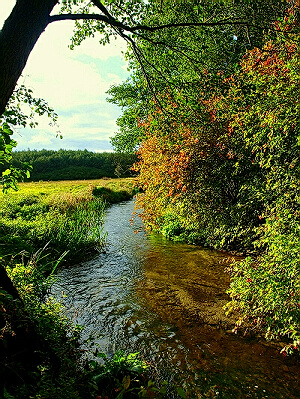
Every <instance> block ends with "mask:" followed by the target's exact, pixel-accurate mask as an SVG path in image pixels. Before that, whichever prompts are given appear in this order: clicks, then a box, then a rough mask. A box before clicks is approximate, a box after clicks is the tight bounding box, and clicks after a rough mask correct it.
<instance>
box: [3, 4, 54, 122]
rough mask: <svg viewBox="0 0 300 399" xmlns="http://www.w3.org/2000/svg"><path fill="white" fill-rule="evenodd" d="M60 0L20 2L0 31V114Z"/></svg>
mask: <svg viewBox="0 0 300 399" xmlns="http://www.w3.org/2000/svg"><path fill="white" fill-rule="evenodd" d="M57 3H58V0H42V1H41V0H17V2H16V5H15V7H14V8H13V10H12V12H11V14H10V16H9V17H8V18H7V20H6V21H5V23H4V25H3V29H2V30H1V31H0V115H2V114H3V112H4V110H5V107H6V105H7V103H8V101H9V98H10V96H11V95H12V93H13V90H14V88H15V86H16V84H17V81H18V79H19V77H20V75H21V74H22V71H23V69H24V67H25V65H26V62H27V60H28V57H29V54H30V52H31V50H32V49H33V47H34V46H35V44H36V42H37V40H38V39H39V37H40V35H41V34H42V33H43V31H44V30H45V28H46V27H47V25H48V23H49V16H50V13H51V11H52V9H53V8H54V6H55V5H56V4H57Z"/></svg>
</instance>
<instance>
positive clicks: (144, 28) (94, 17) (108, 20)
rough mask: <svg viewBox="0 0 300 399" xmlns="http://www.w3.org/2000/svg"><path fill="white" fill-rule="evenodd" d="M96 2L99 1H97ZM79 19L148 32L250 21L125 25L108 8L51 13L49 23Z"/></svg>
mask: <svg viewBox="0 0 300 399" xmlns="http://www.w3.org/2000/svg"><path fill="white" fill-rule="evenodd" d="M95 3H97V2H96V1H95ZM79 19H87V20H95V21H103V22H106V23H107V24H109V25H111V26H115V27H117V28H120V29H123V30H125V31H127V32H131V33H134V32H136V31H139V30H141V31H148V32H155V31H158V30H162V29H168V28H188V27H192V26H195V27H197V26H204V27H213V26H224V25H239V26H241V25H244V26H249V24H248V22H246V21H228V20H224V21H218V22H180V23H170V24H164V25H158V26H147V25H136V26H128V25H124V24H122V23H121V22H119V21H117V20H116V19H115V18H113V17H112V16H111V15H110V14H109V13H108V11H107V10H106V12H105V15H102V14H84V13H83V14H60V15H51V16H50V17H49V23H51V22H55V21H65V20H72V21H76V20H79Z"/></svg>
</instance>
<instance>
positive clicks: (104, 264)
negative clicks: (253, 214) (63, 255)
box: [53, 201, 300, 399]
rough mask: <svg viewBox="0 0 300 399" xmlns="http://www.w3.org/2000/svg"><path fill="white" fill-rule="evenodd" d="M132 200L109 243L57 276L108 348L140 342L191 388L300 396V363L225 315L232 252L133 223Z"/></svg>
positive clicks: (215, 394) (194, 392)
mask: <svg viewBox="0 0 300 399" xmlns="http://www.w3.org/2000/svg"><path fill="white" fill-rule="evenodd" d="M132 211H133V202H132V201H129V202H124V203H121V204H118V205H113V206H112V207H111V208H109V209H108V211H107V215H106V221H105V225H104V229H105V231H107V233H108V238H107V245H106V248H105V252H104V253H101V254H100V255H99V256H97V257H96V258H95V259H93V260H91V261H88V262H85V263H82V264H78V265H74V266H72V267H68V268H65V269H63V270H60V271H59V272H58V275H57V278H58V279H57V282H56V284H55V285H54V288H53V290H54V293H55V295H56V296H57V297H58V298H59V299H61V293H63V294H66V297H64V298H62V301H63V302H64V303H65V305H66V307H67V309H68V312H69V314H70V316H71V317H72V318H73V319H74V320H75V321H76V322H77V323H79V324H82V325H84V326H85V329H84V332H83V338H87V337H88V336H89V335H92V336H93V337H94V339H95V341H96V342H97V343H98V344H99V346H100V351H102V352H105V353H107V354H108V355H112V354H113V353H114V352H115V351H116V350H118V349H123V350H125V351H126V352H136V351H139V352H140V353H141V355H142V356H144V357H145V359H147V360H148V361H149V362H150V363H151V364H152V370H154V371H153V372H154V373H155V377H156V378H160V379H167V380H169V381H170V380H171V381H173V382H174V383H175V384H178V385H181V386H183V387H184V388H185V389H187V390H188V391H189V393H190V394H191V397H210V398H282V399H283V398H284V399H296V398H300V386H299V379H300V377H299V376H300V364H299V361H298V360H297V359H296V358H285V357H284V356H283V355H281V354H280V353H279V351H278V347H277V346H276V344H272V345H271V344H269V343H267V342H265V341H264V340H258V339H254V338H248V337H242V336H239V335H236V334H234V333H232V328H233V323H234V319H233V318H229V317H226V316H225V313H224V310H223V306H224V305H225V304H226V302H227V301H228V297H227V295H226V288H227V287H228V285H229V277H228V275H227V274H226V273H225V272H224V268H225V267H226V259H227V255H225V254H222V253H219V252H216V251H209V250H203V249H202V248H200V247H196V246H191V245H187V244H182V243H174V242H170V241H168V240H165V239H163V238H162V237H159V236H153V235H151V236H148V235H145V233H144V232H143V231H140V232H138V233H134V230H135V229H137V226H132V225H131V224H130V221H129V220H130V218H131V216H132Z"/></svg>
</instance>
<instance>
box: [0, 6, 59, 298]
mask: <svg viewBox="0 0 300 399" xmlns="http://www.w3.org/2000/svg"><path fill="white" fill-rule="evenodd" d="M57 3H58V0H17V2H16V5H15V7H14V8H13V10H12V12H11V14H10V16H9V17H8V18H7V20H6V21H5V23H4V25H3V28H2V30H1V31H0V115H2V114H3V112H4V110H5V107H6V105H7V103H8V101H9V98H10V96H11V95H12V93H13V91H14V89H15V87H16V84H17V81H18V79H19V77H20V76H21V74H22V71H23V69H24V67H25V65H26V62H27V60H28V57H29V54H30V53H31V50H32V49H33V47H34V46H35V44H36V42H37V41H38V39H39V37H40V35H41V34H42V33H43V31H44V30H45V28H46V27H47V25H48V23H49V16H50V13H51V11H52V10H53V8H54V6H55V5H56V4H57ZM0 288H2V289H4V290H5V291H7V292H8V293H9V294H10V295H12V296H13V298H18V293H17V291H16V290H15V288H14V286H13V284H12V282H11V280H10V279H9V277H8V276H7V274H6V271H5V269H4V268H3V267H1V266H0Z"/></svg>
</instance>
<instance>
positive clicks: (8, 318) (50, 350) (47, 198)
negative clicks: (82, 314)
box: [0, 179, 143, 399]
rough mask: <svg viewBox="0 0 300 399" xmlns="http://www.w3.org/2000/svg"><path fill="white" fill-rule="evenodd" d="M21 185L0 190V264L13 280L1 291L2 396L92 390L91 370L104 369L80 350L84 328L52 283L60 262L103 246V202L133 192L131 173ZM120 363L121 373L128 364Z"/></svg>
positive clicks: (71, 394) (76, 393)
mask: <svg viewBox="0 0 300 399" xmlns="http://www.w3.org/2000/svg"><path fill="white" fill-rule="evenodd" d="M19 188H20V189H19V191H17V192H13V191H12V192H10V193H9V195H7V194H3V193H1V194H0V214H1V222H0V251H1V253H0V264H1V267H4V268H5V270H6V272H7V275H8V277H9V278H10V279H11V281H12V283H13V284H14V286H12V287H10V292H9V293H8V292H7V291H4V290H2V289H1V291H0V295H1V304H0V325H1V336H0V338H1V341H0V353H1V360H0V372H1V383H0V395H2V396H1V397H4V398H7V399H8V398H9V399H12V398H14V399H17V398H29V397H34V398H40V397H43V398H51V399H55V398H57V399H62V398H86V397H94V396H95V395H96V393H97V392H98V387H97V384H96V383H95V381H94V380H93V376H94V375H96V374H97V373H98V374H99V373H100V372H101V371H103V370H102V369H101V368H100V366H98V367H97V368H95V366H94V365H92V364H90V363H89V362H88V361H87V360H86V359H84V357H83V356H82V353H81V351H80V350H79V349H78V342H79V337H80V331H81V329H82V327H81V326H77V325H74V324H73V322H72V321H71V320H69V318H68V317H67V316H66V314H65V312H64V309H63V307H62V305H60V304H59V303H58V302H57V301H56V300H55V299H54V298H52V297H51V295H50V289H51V285H52V284H53V282H54V273H55V270H56V268H57V267H60V266H61V264H62V263H66V262H68V263H70V262H73V263H74V262H79V261H81V260H83V259H87V258H88V257H89V256H91V255H92V254H93V255H94V254H95V253H97V251H99V250H101V248H102V247H103V245H104V244H105V234H104V232H103V231H102V224H103V216H104V210H105V207H106V206H107V205H108V204H109V203H115V202H118V201H123V200H126V199H129V198H131V197H132V196H133V194H134V188H133V182H132V179H105V180H94V181H76V182H74V181H66V182H39V183H20V187H19ZM3 278H5V276H1V284H4V283H5V282H4V281H3V280H2V279H3ZM136 362H138V360H136ZM123 369H124V370H123V374H124V375H123V377H125V376H126V375H127V374H128V373H129V371H128V372H127V374H126V368H125V366H124V367H123ZM142 371H143V370H142ZM142 371H140V374H142ZM129 386H130V383H128V381H127V385H126V387H127V388H126V389H129ZM130 388H132V385H131V386H130Z"/></svg>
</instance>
